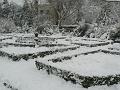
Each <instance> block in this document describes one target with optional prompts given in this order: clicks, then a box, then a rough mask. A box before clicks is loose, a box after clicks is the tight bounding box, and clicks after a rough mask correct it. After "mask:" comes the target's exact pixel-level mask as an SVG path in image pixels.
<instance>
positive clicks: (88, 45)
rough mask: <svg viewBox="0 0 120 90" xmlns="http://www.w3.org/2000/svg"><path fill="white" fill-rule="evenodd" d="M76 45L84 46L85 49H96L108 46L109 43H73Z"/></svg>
mask: <svg viewBox="0 0 120 90" xmlns="http://www.w3.org/2000/svg"><path fill="white" fill-rule="evenodd" d="M73 44H76V45H80V46H86V47H97V46H105V45H108V44H110V43H109V42H105V43H98V44H83V43H73Z"/></svg>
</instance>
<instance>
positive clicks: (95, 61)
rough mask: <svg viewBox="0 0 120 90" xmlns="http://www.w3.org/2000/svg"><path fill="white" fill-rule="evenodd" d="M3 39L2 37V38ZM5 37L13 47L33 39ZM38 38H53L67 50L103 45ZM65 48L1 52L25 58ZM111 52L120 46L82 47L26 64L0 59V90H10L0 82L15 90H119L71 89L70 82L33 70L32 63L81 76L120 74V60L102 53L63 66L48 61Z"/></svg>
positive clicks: (116, 89)
mask: <svg viewBox="0 0 120 90" xmlns="http://www.w3.org/2000/svg"><path fill="white" fill-rule="evenodd" d="M4 36H5V35H3V36H2V38H4ZM7 36H10V37H11V36H12V37H13V39H7V40H3V41H2V42H4V43H16V42H15V40H16V38H19V37H34V34H8V35H7ZM39 37H48V38H56V39H57V44H65V45H69V46H66V47H67V48H69V47H76V46H77V45H74V44H71V43H74V42H75V43H84V44H96V43H97V44H98V43H103V42H104V41H103V42H102V41H101V40H98V39H90V40H89V39H87V40H86V38H78V37H71V36H62V35H52V36H41V35H40V36H39ZM66 47H65V46H61V47H58V46H55V47H39V48H33V47H14V46H8V47H3V48H0V50H2V51H4V52H7V53H9V54H16V55H19V54H28V53H36V52H42V51H48V50H55V49H63V48H66ZM108 48H114V50H112V51H115V50H116V49H117V51H118V52H120V51H119V50H118V49H120V44H113V45H107V46H99V47H94V48H90V47H85V46H81V47H80V48H78V49H76V50H68V51H66V52H62V53H60V52H58V53H55V54H53V55H49V56H46V57H44V58H40V57H39V58H37V59H31V60H28V61H24V60H21V61H19V62H12V61H11V60H9V59H8V58H6V57H4V58H3V57H0V90H10V89H7V88H5V87H4V86H3V84H2V83H3V82H4V81H5V82H8V83H10V84H11V85H13V86H14V87H15V88H18V90H120V85H113V86H110V87H108V86H94V87H90V88H88V89H85V88H83V87H82V86H80V85H73V84H72V83H70V82H66V81H64V80H62V79H61V78H59V77H56V76H53V75H47V73H46V72H45V71H38V70H37V69H36V67H35V61H36V60H38V61H40V62H44V63H46V64H50V65H53V66H55V67H57V68H61V69H66V70H68V71H72V72H75V73H78V74H81V75H88V76H92V75H99V76H105V75H109V74H120V63H119V59H120V56H118V55H109V54H103V53H96V54H90V55H85V56H84V55H82V56H78V57H73V58H72V59H71V60H68V61H63V62H62V63H61V62H59V63H52V62H51V61H49V62H48V61H47V60H48V59H54V58H58V57H64V56H72V55H75V54H80V53H85V52H90V51H95V50H99V49H107V50H108Z"/></svg>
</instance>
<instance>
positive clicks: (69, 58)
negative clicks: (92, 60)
mask: <svg viewBox="0 0 120 90" xmlns="http://www.w3.org/2000/svg"><path fill="white" fill-rule="evenodd" d="M100 51H101V50H95V51H90V52H86V53H80V54H75V55H71V56H64V57H59V58H55V59H49V60H48V61H52V62H53V63H57V62H62V61H64V60H71V59H72V57H77V56H80V55H88V54H94V53H98V52H100Z"/></svg>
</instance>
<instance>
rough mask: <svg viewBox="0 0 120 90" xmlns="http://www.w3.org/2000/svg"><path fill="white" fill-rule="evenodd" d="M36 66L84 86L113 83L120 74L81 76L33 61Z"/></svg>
mask: <svg viewBox="0 0 120 90" xmlns="http://www.w3.org/2000/svg"><path fill="white" fill-rule="evenodd" d="M35 65H36V68H37V69H38V70H46V72H47V73H48V74H49V75H50V74H53V75H56V76H59V77H60V78H62V79H64V80H65V81H71V82H72V83H73V84H79V85H82V86H83V87H84V88H88V87H91V86H101V85H107V86H110V85H114V84H118V83H119V82H120V75H108V76H82V75H79V74H77V73H73V72H71V71H66V70H62V69H58V68H56V67H53V66H50V65H46V64H44V63H41V62H38V61H35Z"/></svg>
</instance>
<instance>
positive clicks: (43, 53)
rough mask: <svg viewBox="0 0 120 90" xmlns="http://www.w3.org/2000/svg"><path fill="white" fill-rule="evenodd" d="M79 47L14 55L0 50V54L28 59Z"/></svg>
mask: <svg viewBox="0 0 120 90" xmlns="http://www.w3.org/2000/svg"><path fill="white" fill-rule="evenodd" d="M77 48H79V46H78V47H70V48H64V49H57V50H53V51H44V52H38V53H32V54H21V55H14V54H8V53H6V52H3V51H0V56H4V57H8V58H10V59H12V60H13V61H19V60H20V59H24V60H28V59H34V58H37V57H38V56H39V57H45V56H47V55H52V54H54V53H57V52H65V51H68V50H75V49H77Z"/></svg>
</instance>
